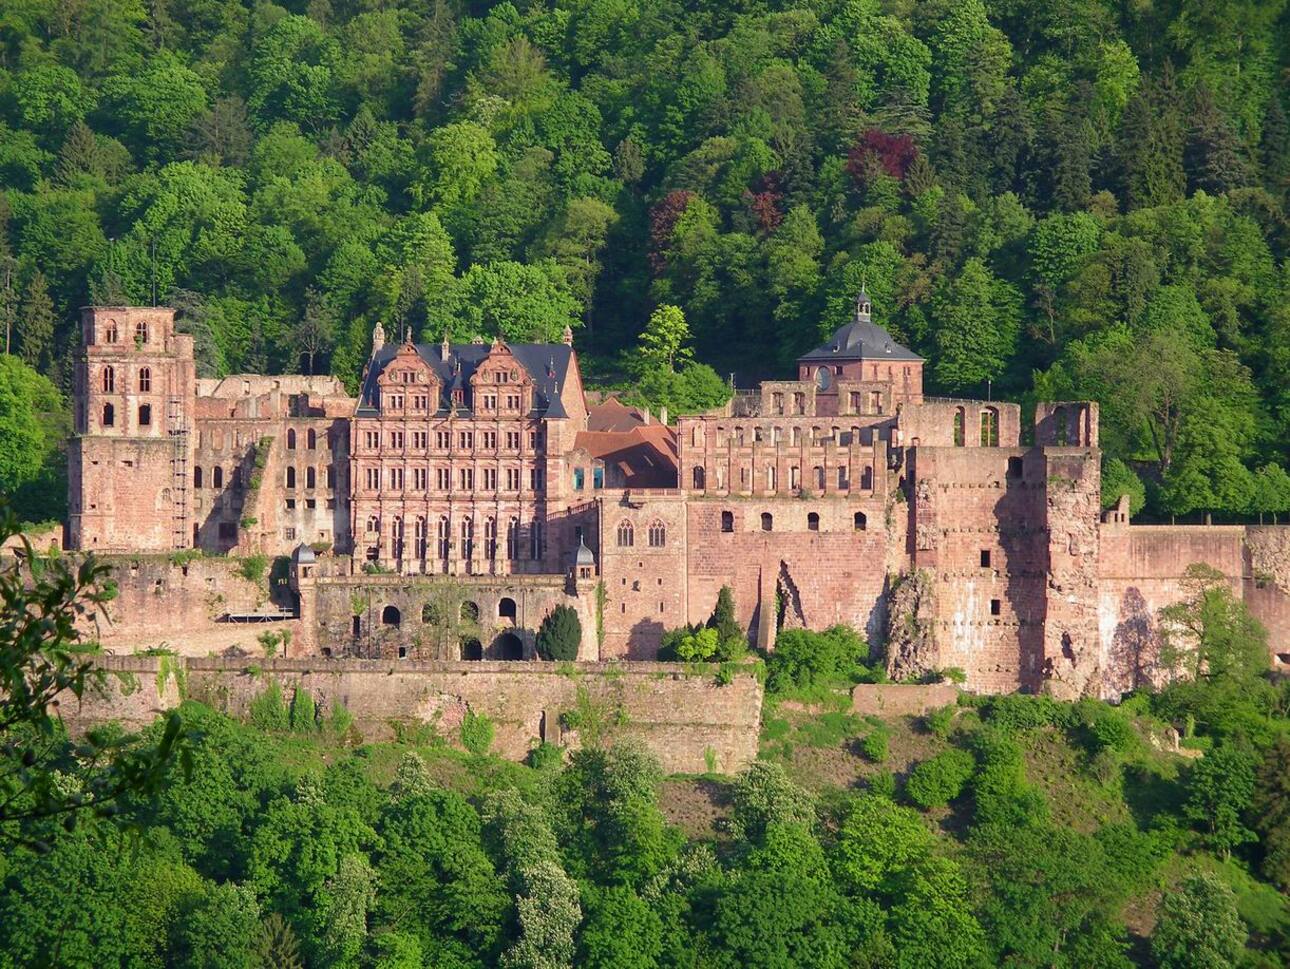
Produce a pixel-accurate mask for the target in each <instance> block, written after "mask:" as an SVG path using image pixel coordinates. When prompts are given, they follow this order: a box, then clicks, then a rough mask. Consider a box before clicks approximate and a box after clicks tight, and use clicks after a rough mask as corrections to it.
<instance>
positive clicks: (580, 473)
mask: <svg viewBox="0 0 1290 969" xmlns="http://www.w3.org/2000/svg"><path fill="white" fill-rule="evenodd" d="M586 477H587V472H586V471H584V470H583V469H582V468H574V469H573V490H574V491H581V490H582V489H583V487H584V486H585V485H586Z"/></svg>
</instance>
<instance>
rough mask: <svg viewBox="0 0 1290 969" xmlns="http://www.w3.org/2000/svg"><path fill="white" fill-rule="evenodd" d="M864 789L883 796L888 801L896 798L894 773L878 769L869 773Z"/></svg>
mask: <svg viewBox="0 0 1290 969" xmlns="http://www.w3.org/2000/svg"><path fill="white" fill-rule="evenodd" d="M867 784H868V786H867V787H866V790H867V791H868V792H869V793H870V794H876V795H878V796H879V797H885V798H886V799H887V800H889V801H894V800H895V799H896V775H895V774H893V773H892V772H891V771H889V770H880V771H878V772H877V773H875V774H870V775H869V778H868V781H867Z"/></svg>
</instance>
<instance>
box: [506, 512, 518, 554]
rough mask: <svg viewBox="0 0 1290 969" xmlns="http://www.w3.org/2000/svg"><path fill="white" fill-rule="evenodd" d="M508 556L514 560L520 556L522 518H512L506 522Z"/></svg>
mask: <svg viewBox="0 0 1290 969" xmlns="http://www.w3.org/2000/svg"><path fill="white" fill-rule="evenodd" d="M506 557H507V558H508V559H510V560H511V561H512V562H514V561H515V560H517V559H518V558H519V557H520V520H519V519H518V518H512V519H511V520H510V521H508V522H507V523H506Z"/></svg>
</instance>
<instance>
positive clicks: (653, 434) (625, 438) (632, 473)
mask: <svg viewBox="0 0 1290 969" xmlns="http://www.w3.org/2000/svg"><path fill="white" fill-rule="evenodd" d="M574 447H575V448H582V449H583V450H585V451H586V452H587V453H588V454H590V455H591V456H592V457H593V458H599V459H601V460H602V461H604V462H605V465H606V466H607V467H612V468H616V469H617V470H618V472H619V474H621V475H622V478H623V483H624V484H625V486H626V487H628V488H675V487H676V463H677V447H676V432H675V431H674V430H672V428H670V427H665V426H663V425H662V424H643V425H640V426H638V427H635V428H633V429H632V430H630V431H625V432H624V431H579V432H578V436H577V438H576V439H575V440H574Z"/></svg>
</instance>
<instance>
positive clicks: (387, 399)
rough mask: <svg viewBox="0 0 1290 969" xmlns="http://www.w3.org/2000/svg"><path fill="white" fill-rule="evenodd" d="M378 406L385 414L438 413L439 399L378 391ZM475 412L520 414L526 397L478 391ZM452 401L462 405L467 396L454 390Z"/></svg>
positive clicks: (392, 391) (421, 395)
mask: <svg viewBox="0 0 1290 969" xmlns="http://www.w3.org/2000/svg"><path fill="white" fill-rule="evenodd" d="M377 393H378V396H377V401H376V403H377V406H378V407H379V408H380V410H381V413H383V414H397V413H413V414H432V413H433V414H437V413H438V412H439V401H438V399H437V398H435V397H433V396H431V395H430V394H405V393H403V392H402V390H382V391H378V392H377ZM474 399H475V413H477V414H501V413H509V414H511V415H518V414H521V413H523V412H524V397H523V395H521V394H518V393H514V394H500V395H499V394H496V393H476V394H475V398H474ZM452 403H453V405H454V406H461V405H463V404H464V403H465V396H464V395H463V394H462V392H461V391H460V390H454V391H453V392H452Z"/></svg>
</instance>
